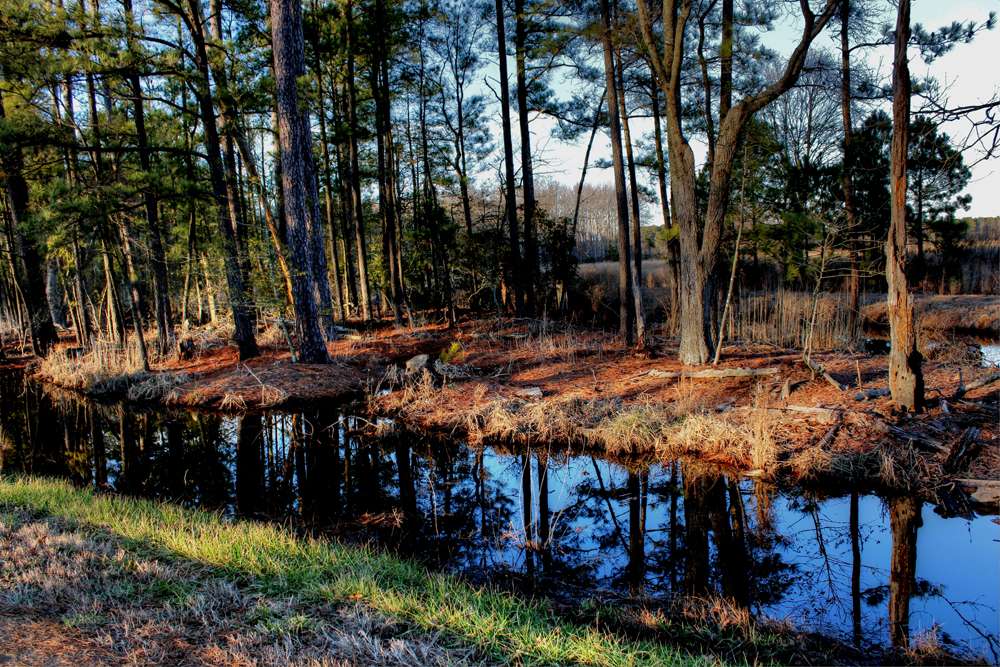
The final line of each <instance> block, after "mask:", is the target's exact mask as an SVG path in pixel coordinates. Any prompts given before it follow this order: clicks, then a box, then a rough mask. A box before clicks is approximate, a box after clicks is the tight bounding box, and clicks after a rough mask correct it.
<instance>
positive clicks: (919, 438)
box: [886, 424, 948, 454]
mask: <svg viewBox="0 0 1000 667" xmlns="http://www.w3.org/2000/svg"><path fill="white" fill-rule="evenodd" d="M886 427H887V430H888V432H889V433H891V434H892V435H894V436H896V437H897V438H899V439H900V440H905V441H907V442H909V443H910V444H913V445H917V446H918V447H922V448H924V449H925V450H928V451H932V452H936V453H938V454H945V453H947V451H948V450H947V449H946V448H945V446H944V445H943V444H941V442H940V441H938V440H935V439H933V438H929V437H927V436H926V435H923V434H920V433H912V432H910V431H905V430H903V429H901V428H899V427H898V426H893V425H892V424H886Z"/></svg>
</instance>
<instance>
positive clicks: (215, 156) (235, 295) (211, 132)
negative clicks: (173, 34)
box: [182, 0, 260, 360]
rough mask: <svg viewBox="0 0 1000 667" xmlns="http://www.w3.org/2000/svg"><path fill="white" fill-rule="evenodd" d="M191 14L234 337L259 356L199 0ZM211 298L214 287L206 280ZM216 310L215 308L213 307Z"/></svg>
mask: <svg viewBox="0 0 1000 667" xmlns="http://www.w3.org/2000/svg"><path fill="white" fill-rule="evenodd" d="M188 4H189V10H190V15H185V16H182V19H183V20H184V21H185V23H187V26H188V31H189V32H190V33H191V38H192V39H193V41H194V46H195V63H196V65H197V68H198V75H199V76H198V77H197V79H196V86H195V88H196V90H195V96H196V97H197V100H198V109H199V114H200V116H201V121H202V128H203V131H204V133H205V150H206V153H207V161H208V171H209V177H210V180H211V184H212V197H213V199H214V201H215V207H216V211H215V214H216V218H217V223H218V228H219V234H220V236H221V238H222V250H223V253H222V257H223V263H224V265H225V272H226V285H227V287H228V288H229V305H230V307H231V308H232V311H233V329H234V331H233V338H234V339H235V340H236V345H237V347H238V348H239V355H240V359H241V360H244V359H249V358H251V357H255V356H257V355H258V354H259V353H260V351H259V349H258V347H257V338H256V335H255V333H254V325H253V317H252V313H251V303H250V300H249V298H248V296H247V289H246V283H245V282H244V279H243V271H242V268H241V266H240V258H239V249H238V246H237V243H236V233H235V231H234V230H233V228H232V226H231V225H230V219H229V197H228V195H227V192H226V173H225V167H224V165H223V162H222V154H221V153H220V151H219V147H220V146H221V142H220V139H219V130H218V126H217V123H216V118H215V109H214V106H213V100H212V89H211V84H210V83H209V81H210V76H209V60H208V49H207V47H206V45H205V33H204V27H203V26H204V20H203V17H202V9H201V2H200V0H188ZM205 287H206V292H208V296H209V298H210V303H211V298H212V294H211V290H210V289H208V283H207V282H206V284H205ZM213 311H214V309H213Z"/></svg>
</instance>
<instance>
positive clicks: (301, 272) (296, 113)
mask: <svg viewBox="0 0 1000 667" xmlns="http://www.w3.org/2000/svg"><path fill="white" fill-rule="evenodd" d="M270 7H271V41H272V49H273V53H274V78H275V85H276V93H275V102H276V109H277V115H278V137H279V146H280V151H281V167H282V173H281V177H282V184H283V187H284V193H285V220H286V224H287V226H288V246H289V248H288V249H289V253H288V254H289V257H290V259H291V264H292V269H293V273H292V288H293V290H294V294H295V331H296V335H297V338H298V340H297V347H298V355H297V357H298V361H301V362H305V363H326V362H328V361H329V360H330V359H329V355H328V354H327V351H326V343H325V341H324V337H323V328H322V324H321V312H320V309H321V308H322V307H323V306H322V300H321V295H320V291H321V290H319V289H317V282H318V281H319V280H321V279H323V278H325V276H316V275H315V270H316V269H317V268H318V267H317V265H316V262H315V261H314V254H316V253H317V252H318V253H321V254H325V249H324V248H323V244H322V238H321V237H318V235H317V234H316V232H317V230H318V229H319V228H320V227H321V225H320V222H319V217H320V216H319V202H318V195H317V192H316V178H315V168H314V166H313V165H312V160H313V157H312V135H311V130H310V125H309V112H308V111H307V110H306V109H305V108H304V106H302V104H301V103H302V100H301V99H300V97H301V96H300V94H299V91H298V77H300V76H302V75H304V74H305V44H304V41H303V35H302V5H301V3H299V2H297V1H296V0H271V2H270ZM317 245H318V250H317Z"/></svg>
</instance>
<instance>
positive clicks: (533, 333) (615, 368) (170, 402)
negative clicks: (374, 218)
mask: <svg viewBox="0 0 1000 667" xmlns="http://www.w3.org/2000/svg"><path fill="white" fill-rule="evenodd" d="M221 340H222V337H221V336H219V335H216V336H214V337H213V336H211V335H207V334H206V335H203V337H202V340H201V341H199V342H198V344H197V345H194V346H193V348H192V350H191V354H190V358H187V359H181V358H178V357H172V358H169V359H165V360H163V361H162V362H161V363H158V364H156V365H155V366H154V369H153V371H152V372H143V371H136V370H131V371H129V370H128V369H125V370H126V372H121V370H120V369H116V368H115V367H114V365H113V364H110V363H107V360H105V359H102V358H101V353H100V352H95V353H91V354H89V355H86V356H84V357H80V356H75V357H74V356H69V355H66V354H65V353H62V354H60V352H59V351H57V352H56V353H54V354H53V355H50V357H49V358H48V359H46V360H45V361H43V362H42V363H41V364H40V365H39V366H38V367H37V368H36V369H35V371H34V374H35V377H37V378H38V379H41V380H42V381H45V382H47V383H51V384H55V385H58V386H63V387H67V388H71V389H75V390H79V391H82V392H84V393H87V394H89V395H91V396H96V397H98V398H108V399H116V400H121V399H130V400H135V401H146V402H150V403H154V404H162V405H167V406H174V407H184V408H204V409H213V410H226V411H231V412H241V411H246V410H257V409H268V408H290V407H295V406H301V405H309V404H316V403H318V402H329V401H345V400H350V399H358V398H367V407H368V410H369V411H370V413H371V414H372V415H374V416H389V417H395V418H397V420H398V423H399V424H400V425H401V426H405V427H406V428H412V429H416V430H421V431H426V432H433V433H435V434H446V435H451V436H454V435H458V436H462V437H465V438H468V439H469V440H470V441H472V442H478V441H499V442H511V443H528V444H532V443H549V444H561V445H569V446H574V447H585V448H588V449H590V450H591V451H593V452H594V453H599V454H602V455H605V456H613V457H619V458H622V459H629V458H632V459H637V458H644V459H646V460H650V459H656V460H673V459H676V458H678V457H687V458H695V459H698V460H699V461H702V462H705V463H708V464H711V465H719V466H725V467H727V468H728V469H731V470H734V471H738V472H740V473H743V474H749V475H752V476H756V477H759V478H763V479H768V480H772V481H778V482H783V483H790V484H801V483H825V482H835V483H841V484H846V483H849V484H862V485H865V484H867V485H873V486H879V487H880V488H890V489H897V490H902V491H910V490H920V491H923V492H927V494H928V495H931V496H933V495H934V494H936V493H938V492H939V491H942V490H943V491H944V492H950V490H951V489H952V488H953V487H954V484H953V482H952V480H954V479H972V480H987V481H991V480H998V479H1000V454H998V449H1000V448H998V447H997V446H996V445H997V444H998V442H1000V440H998V429H997V425H996V420H995V412H996V405H997V396H996V393H995V387H996V385H995V384H993V383H991V382H987V381H988V380H993V381H995V380H997V379H1000V378H998V377H997V371H996V369H995V368H987V367H984V364H983V360H982V356H981V354H980V353H979V351H978V348H976V347H974V346H970V345H969V344H968V343H966V342H962V341H960V340H959V341H936V342H935V345H933V346H930V347H929V348H928V350H927V356H928V360H927V362H926V363H925V378H926V384H927V387H928V397H929V402H930V407H929V409H928V410H927V411H926V412H925V413H924V414H921V415H917V416H912V415H903V414H900V413H899V412H898V411H897V410H895V408H894V406H893V404H892V402H891V400H890V399H889V397H888V396H887V393H888V392H887V390H886V387H887V377H888V369H887V357H886V356H884V354H879V350H878V349H877V347H876V348H875V349H873V350H872V351H871V352H861V351H857V352H825V353H815V354H813V355H812V356H811V365H810V366H807V365H806V364H805V363H803V361H802V357H801V353H800V352H799V351H796V350H787V349H777V348H774V347H772V346H767V345H746V344H741V345H730V346H727V347H726V348H724V351H723V355H722V360H721V362H720V364H719V365H718V366H712V367H704V368H687V367H684V366H682V365H681V364H680V363H679V362H677V361H676V341H674V340H671V339H667V338H662V337H657V336H655V335H654V336H653V337H652V345H651V346H650V348H649V350H647V351H646V352H643V353H639V354H637V353H635V352H634V351H633V350H630V349H627V348H625V347H624V346H622V345H621V344H620V343H619V342H618V340H617V338H616V337H615V336H613V335H610V334H607V333H604V332H601V331H595V330H587V329H580V328H574V327H569V326H565V325H561V324H557V323H551V322H543V321H538V320H500V319H490V320H468V321H463V322H461V323H460V324H459V325H458V326H456V327H454V328H447V327H444V326H439V325H428V326H423V327H418V328H415V329H412V330H411V329H393V328H382V329H378V330H375V331H373V332H369V333H360V332H347V333H346V334H345V335H343V336H342V337H341V339H339V340H337V341H336V342H334V343H332V344H330V346H329V351H330V354H331V357H332V359H333V363H332V364H330V365H310V364H293V363H291V359H290V356H289V354H288V352H287V350H282V349H281V348H280V347H278V346H277V345H276V344H272V345H271V346H269V347H265V348H264V350H263V354H262V355H261V356H260V357H258V358H256V359H253V360H250V361H249V362H246V363H241V362H239V361H238V360H237V358H236V352H235V350H234V349H233V348H232V347H231V346H228V345H225V344H223V343H222V342H221ZM421 355H425V356H421ZM407 365H409V367H410V372H409V373H407V371H406V366H407ZM980 383H982V384H981V385H980ZM977 385H979V386H977Z"/></svg>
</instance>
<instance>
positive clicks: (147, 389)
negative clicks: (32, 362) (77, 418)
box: [38, 338, 189, 401]
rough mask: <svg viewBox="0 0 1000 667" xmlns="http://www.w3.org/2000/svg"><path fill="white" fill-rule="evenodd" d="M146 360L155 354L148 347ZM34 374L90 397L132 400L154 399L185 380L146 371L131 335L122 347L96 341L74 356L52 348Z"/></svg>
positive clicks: (176, 375)
mask: <svg viewBox="0 0 1000 667" xmlns="http://www.w3.org/2000/svg"><path fill="white" fill-rule="evenodd" d="M149 354H150V355H151V357H150V363H151V364H152V363H157V362H159V361H160V360H161V359H160V358H158V357H156V353H155V351H154V346H151V347H150V348H149ZM38 375H39V376H40V377H41V378H42V379H44V380H46V381H47V382H51V383H52V384H55V385H57V386H59V387H63V388H66V389H75V390H77V391H82V392H84V393H86V394H89V395H91V396H97V397H102V396H103V397H121V398H128V399H129V400H133V401H157V400H160V399H163V398H165V397H166V396H167V395H169V394H170V393H171V391H173V389H174V388H175V387H176V386H177V385H179V384H182V383H183V382H186V381H187V380H188V379H189V376H188V375H187V374H186V373H166V372H147V371H144V370H143V368H142V357H141V356H140V354H139V350H138V345H137V344H136V343H135V340H134V338H130V339H129V341H128V342H127V343H126V344H125V345H124V346H118V345H116V344H112V343H108V342H98V343H96V344H95V345H94V346H93V347H92V348H91V349H90V350H87V351H86V352H84V353H82V354H78V355H75V356H71V355H68V354H67V353H66V351H65V350H62V349H54V350H52V351H51V352H50V353H49V354H48V356H46V357H45V358H43V359H42V360H41V363H40V364H39V366H38Z"/></svg>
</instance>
